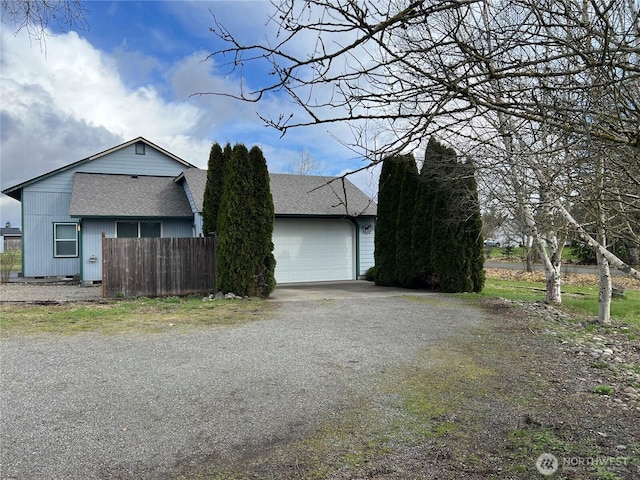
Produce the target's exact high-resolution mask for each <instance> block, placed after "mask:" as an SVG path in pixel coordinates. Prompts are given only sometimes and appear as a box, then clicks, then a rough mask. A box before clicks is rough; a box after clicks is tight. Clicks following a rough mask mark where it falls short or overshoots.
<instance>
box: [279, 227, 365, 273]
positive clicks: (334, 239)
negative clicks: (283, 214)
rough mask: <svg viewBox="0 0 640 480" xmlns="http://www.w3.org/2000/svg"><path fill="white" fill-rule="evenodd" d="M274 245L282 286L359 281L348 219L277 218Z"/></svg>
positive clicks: (351, 230) (352, 232)
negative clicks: (329, 281)
mask: <svg viewBox="0 0 640 480" xmlns="http://www.w3.org/2000/svg"><path fill="white" fill-rule="evenodd" d="M273 244H274V251H273V253H274V255H275V257H276V262H277V263H276V281H277V282H278V283H292V282H320V281H326V280H352V279H353V278H355V277H354V275H355V273H354V272H355V265H354V251H355V240H354V226H353V224H352V223H351V222H350V221H348V220H325V219H317V220H315V219H314V220H311V219H297V218H277V219H276V221H275V224H274V227H273Z"/></svg>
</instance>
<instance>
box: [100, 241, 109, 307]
mask: <svg viewBox="0 0 640 480" xmlns="http://www.w3.org/2000/svg"><path fill="white" fill-rule="evenodd" d="M106 236H107V234H106V232H105V231H104V230H103V231H102V268H101V270H102V272H101V277H102V282H101V286H100V289H101V290H102V292H101V295H102V298H104V281H105V278H104V266H105V265H104V262H105V245H104V243H105V241H104V239H105V238H106Z"/></svg>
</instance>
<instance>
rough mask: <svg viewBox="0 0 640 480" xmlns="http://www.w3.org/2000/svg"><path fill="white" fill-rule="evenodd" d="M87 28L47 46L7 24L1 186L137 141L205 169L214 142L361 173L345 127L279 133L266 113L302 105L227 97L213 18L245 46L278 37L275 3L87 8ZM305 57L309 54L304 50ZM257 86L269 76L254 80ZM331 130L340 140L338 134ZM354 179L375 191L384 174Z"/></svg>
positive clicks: (286, 164) (1, 62) (1, 218)
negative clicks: (263, 117)
mask: <svg viewBox="0 0 640 480" xmlns="http://www.w3.org/2000/svg"><path fill="white" fill-rule="evenodd" d="M86 7H87V8H88V10H89V13H88V14H87V16H86V21H87V28H86V29H77V30H72V31H65V30H61V29H59V28H57V27H56V26H51V27H50V29H49V31H48V36H47V38H46V41H45V43H44V44H43V45H41V44H39V43H38V42H37V41H34V40H33V39H30V38H29V36H28V35H27V33H26V32H25V31H20V32H17V33H16V29H15V26H14V25H12V24H10V23H7V19H6V18H5V19H4V22H3V24H2V26H1V27H2V28H1V32H0V35H1V40H2V43H1V51H0V54H1V55H0V115H1V116H0V142H1V143H0V187H1V188H2V189H5V188H7V187H10V186H13V185H16V184H18V183H20V182H22V181H25V180H28V179H30V178H33V177H35V176H37V175H41V174H43V173H46V172H48V171H51V170H54V169H56V168H59V167H61V166H63V165H66V164H69V163H72V162H75V161H78V160H81V159H83V158H86V157H87V156H90V155H92V154H94V153H97V152H100V151H102V150H104V149H106V148H109V147H112V146H115V145H118V144H119V143H122V142H124V141H127V140H130V139H132V138H135V137H137V136H144V137H145V138H147V139H149V140H150V141H152V142H154V143H156V144H157V145H159V146H161V147H163V148H165V149H167V150H169V151H171V152H172V153H175V154H176V155H178V156H180V157H182V158H184V159H185V160H187V161H189V162H191V163H193V164H195V165H197V166H199V167H201V168H206V163H207V158H208V152H209V148H210V146H211V143H212V142H214V141H217V142H220V143H226V142H231V143H236V142H242V143H245V144H246V145H247V146H253V145H256V144H257V145H259V146H260V147H261V148H262V150H263V152H264V154H265V157H266V158H267V162H268V164H269V169H270V170H271V171H272V172H287V171H291V169H292V168H293V165H294V164H295V162H296V161H297V160H299V159H300V158H301V156H302V155H303V152H305V151H306V152H308V154H310V155H311V157H312V158H313V159H314V160H315V161H316V164H317V171H316V172H315V173H318V174H322V175H338V174H342V173H345V172H347V171H350V170H353V169H356V168H359V167H362V166H363V165H364V164H363V161H362V160H361V159H357V158H355V154H354V153H353V152H351V151H350V150H348V149H347V148H345V147H343V146H342V145H341V144H340V143H339V142H338V141H337V140H334V139H333V138H332V135H334V136H337V137H339V138H341V139H344V140H347V141H348V140H349V135H350V133H349V128H348V126H346V125H334V126H331V127H326V126H324V127H318V128H315V127H314V128H308V129H300V130H294V131H291V132H289V133H287V134H286V135H285V136H284V137H283V138H280V133H279V132H277V131H275V130H272V129H270V128H267V127H265V126H264V125H263V123H262V122H261V121H260V119H259V118H258V117H257V115H256V111H258V110H259V111H260V112H262V113H270V114H273V115H274V116H277V115H278V114H280V113H285V114H288V113H289V112H290V111H291V109H292V108H293V107H292V105H291V103H290V102H289V101H288V100H287V99H286V98H284V97H278V96H275V95H274V96H272V97H269V98H266V99H265V100H264V102H261V103H260V104H258V105H256V104H247V103H242V102H237V101H233V100H231V99H229V98H224V97H219V96H193V94H195V93H200V92H207V91H232V90H234V89H236V88H237V86H238V82H239V80H238V77H237V75H236V74H232V73H230V72H229V70H228V68H224V67H222V66H221V65H217V64H216V63H215V62H214V61H212V60H209V61H205V60H206V58H207V55H208V54H209V53H211V52H213V51H214V50H216V49H217V48H219V47H220V45H221V44H220V43H217V37H216V36H215V35H214V34H212V33H211V32H210V31H209V28H210V27H212V26H213V25H214V21H213V17H212V15H211V12H212V13H214V14H215V16H216V18H217V19H218V21H219V22H220V23H222V24H223V25H225V26H226V27H228V29H229V30H230V31H232V32H233V33H234V34H235V35H237V37H238V38H241V39H242V41H244V42H251V43H253V42H259V41H264V39H266V38H273V35H274V33H275V26H274V25H273V24H270V23H269V22H268V14H269V12H270V10H271V5H270V3H269V2H264V1H251V2H248V1H227V2H211V1H195V2H186V1H160V2H157V1H144V2H130V1H116V2H86ZM298 47H299V48H301V49H304V48H305V47H304V45H299V46H298ZM245 74H247V78H246V80H247V81H248V82H249V83H250V84H251V83H252V82H255V84H257V83H259V82H260V79H261V77H262V75H265V74H266V69H261V68H259V66H256V67H255V68H253V69H252V70H249V71H245ZM329 130H330V131H329ZM352 181H354V183H356V184H357V185H358V186H360V187H361V188H362V189H363V190H364V191H365V192H366V193H368V194H373V193H374V192H375V190H376V187H377V180H376V178H375V174H371V173H369V172H362V173H360V174H357V175H355V176H353V177H352ZM7 221H10V222H11V224H12V225H14V226H17V225H20V205H19V203H18V202H16V201H15V200H12V199H10V198H9V197H7V196H5V195H2V197H1V198H0V223H1V224H2V225H4V224H5V223H6V222H7Z"/></svg>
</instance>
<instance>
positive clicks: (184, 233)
mask: <svg viewBox="0 0 640 480" xmlns="http://www.w3.org/2000/svg"><path fill="white" fill-rule="evenodd" d="M131 220H132V221H136V220H145V219H131ZM146 220H148V219H146ZM160 221H161V222H162V228H161V232H162V236H163V237H170V238H185V237H191V236H192V235H193V226H192V221H191V219H190V218H189V219H162V220H160ZM102 232H105V235H106V236H107V237H109V238H113V237H115V236H116V235H115V232H116V219H95V218H87V219H84V220H83V221H82V256H81V261H82V280H83V281H85V282H93V281H100V280H102ZM92 257H95V261H92Z"/></svg>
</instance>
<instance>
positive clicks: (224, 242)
mask: <svg viewBox="0 0 640 480" xmlns="http://www.w3.org/2000/svg"><path fill="white" fill-rule="evenodd" d="M252 182H253V178H252V175H251V169H250V163H249V151H248V150H247V147H245V146H244V145H242V144H237V145H235V147H234V148H233V153H232V154H231V158H230V159H229V164H228V165H227V167H226V168H225V175H224V187H223V190H222V198H221V201H220V210H219V213H218V261H217V269H216V277H217V288H218V290H221V291H222V292H224V293H228V292H233V293H235V294H236V295H243V296H244V295H250V294H251V293H252V287H253V285H252V277H253V268H252V267H253V265H254V262H253V252H252V250H253V245H252V242H251V239H252V237H251V235H252V228H253V227H252V225H251V222H252V220H253V209H254V206H253V202H251V201H250V200H249V199H250V192H252V191H253V183H252Z"/></svg>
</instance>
